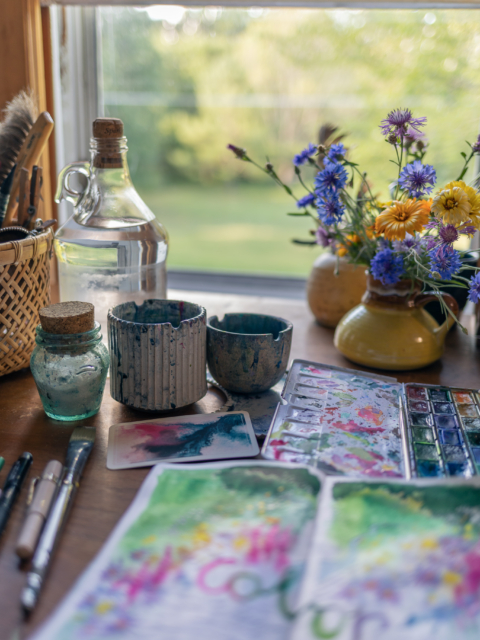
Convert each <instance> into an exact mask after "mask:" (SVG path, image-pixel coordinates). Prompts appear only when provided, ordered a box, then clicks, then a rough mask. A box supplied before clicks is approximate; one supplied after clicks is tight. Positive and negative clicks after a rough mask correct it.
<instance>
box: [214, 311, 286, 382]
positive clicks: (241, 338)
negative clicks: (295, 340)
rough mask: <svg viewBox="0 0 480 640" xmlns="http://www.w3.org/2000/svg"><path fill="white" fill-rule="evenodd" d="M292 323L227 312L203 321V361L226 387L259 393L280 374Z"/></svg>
mask: <svg viewBox="0 0 480 640" xmlns="http://www.w3.org/2000/svg"><path fill="white" fill-rule="evenodd" d="M292 333H293V325H292V323H291V322H289V321H288V320H284V319H283V318H276V317H275V316H265V315H260V314H257V313H227V314H225V317H224V318H223V320H219V319H218V317H217V316H212V317H211V318H209V319H208V321H207V362H208V368H209V369H210V373H211V374H212V376H213V377H214V378H215V380H216V381H217V382H218V383H219V384H220V385H222V387H224V388H225V389H227V390H228V391H233V392H235V393H259V392H261V391H266V390H267V389H270V388H271V387H273V386H274V385H275V384H276V383H277V382H278V381H279V380H280V378H281V377H282V376H283V374H284V373H285V370H286V368H287V364H288V358H289V356H290V347H291V344H292Z"/></svg>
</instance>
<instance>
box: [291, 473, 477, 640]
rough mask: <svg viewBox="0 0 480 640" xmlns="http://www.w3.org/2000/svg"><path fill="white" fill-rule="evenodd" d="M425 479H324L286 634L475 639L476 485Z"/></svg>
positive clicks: (336, 638) (301, 639)
mask: <svg viewBox="0 0 480 640" xmlns="http://www.w3.org/2000/svg"><path fill="white" fill-rule="evenodd" d="M330 480H332V479H330ZM428 482H429V484H427V483H428ZM432 482H433V481H423V483H419V482H418V481H412V482H409V483H408V484H407V483H398V482H391V483H387V482H369V483H366V482H352V481H349V482H345V481H340V480H336V481H335V482H331V481H327V482H326V484H324V487H323V489H322V492H323V495H322V502H321V506H320V509H321V514H322V522H321V525H320V527H319V530H317V531H316V533H315V538H314V544H313V548H312V555H311V558H310V560H309V565H308V569H307V572H306V576H305V579H304V584H303V586H302V595H301V603H300V610H301V614H300V615H299V617H298V619H297V621H296V623H295V629H294V632H293V633H292V637H293V640H314V639H315V640H318V639H326V638H329V639H330V640H372V639H373V638H381V640H478V638H480V485H479V484H478V483H471V484H467V483H465V484H460V483H459V482H458V481H457V482H455V481H453V482H452V481H450V483H448V481H447V482H445V481H443V483H440V482H438V481H437V483H436V484H433V483H432Z"/></svg>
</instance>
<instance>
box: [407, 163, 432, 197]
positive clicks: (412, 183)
mask: <svg viewBox="0 0 480 640" xmlns="http://www.w3.org/2000/svg"><path fill="white" fill-rule="evenodd" d="M436 181H437V174H436V171H435V169H434V168H433V167H432V165H430V164H422V163H421V162H420V160H415V161H414V162H411V163H410V164H407V165H406V166H405V167H404V168H403V169H402V171H401V173H400V178H399V180H398V183H399V185H400V186H401V187H402V189H406V190H407V191H408V192H409V194H410V196H411V197H412V198H421V197H422V196H425V195H427V194H428V193H430V192H431V190H432V189H433V185H434V184H435V182H436Z"/></svg>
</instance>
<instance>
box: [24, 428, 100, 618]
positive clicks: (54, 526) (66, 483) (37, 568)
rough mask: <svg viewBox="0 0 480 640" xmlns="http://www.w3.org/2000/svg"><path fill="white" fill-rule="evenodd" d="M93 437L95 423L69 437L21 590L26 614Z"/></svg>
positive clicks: (40, 584) (62, 523)
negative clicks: (53, 497)
mask: <svg viewBox="0 0 480 640" xmlns="http://www.w3.org/2000/svg"><path fill="white" fill-rule="evenodd" d="M94 441H95V429H94V428H93V427H77V428H76V429H74V430H73V433H72V435H71V437H70V442H69V444H68V450H67V460H66V464H65V466H66V469H65V475H64V477H63V480H62V483H61V485H60V489H59V491H58V494H57V498H56V500H55V503H54V504H53V506H52V508H51V510H50V512H49V514H48V518H47V521H46V522H45V526H44V528H43V531H42V534H41V536H40V540H39V542H38V546H37V550H36V551H35V555H34V556H33V560H32V566H31V569H30V572H29V573H28V575H27V586H26V587H25V588H24V589H23V591H22V596H21V604H22V608H23V611H24V612H25V613H26V614H28V613H30V611H32V610H33V609H34V608H35V605H36V604H37V600H38V597H39V595H40V590H41V588H42V585H43V581H44V580H45V576H46V574H47V571H48V566H49V563H50V559H51V557H52V555H53V552H54V550H55V546H56V544H57V542H58V540H59V539H60V534H61V532H62V529H63V526H64V524H65V522H66V520H67V516H68V513H69V511H70V508H71V506H72V503H73V500H74V498H75V494H76V492H77V488H78V484H79V482H80V476H81V475H82V471H83V469H84V467H85V463H86V462H87V460H88V456H89V455H90V451H91V450H92V448H93V443H94Z"/></svg>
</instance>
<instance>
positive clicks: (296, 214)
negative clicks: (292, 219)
mask: <svg viewBox="0 0 480 640" xmlns="http://www.w3.org/2000/svg"><path fill="white" fill-rule="evenodd" d="M308 215H309V214H308V211H293V212H291V213H287V216H308Z"/></svg>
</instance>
